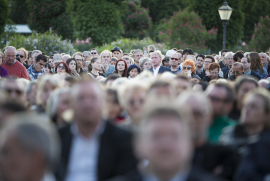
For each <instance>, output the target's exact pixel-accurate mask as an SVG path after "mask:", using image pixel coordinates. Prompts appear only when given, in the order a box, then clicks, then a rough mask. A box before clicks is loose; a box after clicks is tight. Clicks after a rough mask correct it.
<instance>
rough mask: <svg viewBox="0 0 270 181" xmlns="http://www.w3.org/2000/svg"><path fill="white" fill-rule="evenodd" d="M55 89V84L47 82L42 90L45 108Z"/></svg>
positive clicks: (41, 95)
mask: <svg viewBox="0 0 270 181" xmlns="http://www.w3.org/2000/svg"><path fill="white" fill-rule="evenodd" d="M54 89H55V86H54V85H53V84H51V83H50V82H49V81H47V82H46V83H45V84H44V87H43V89H42V90H41V94H40V98H41V101H42V107H43V108H46V104H47V100H48V99H49V97H50V95H51V93H52V91H53V90H54Z"/></svg>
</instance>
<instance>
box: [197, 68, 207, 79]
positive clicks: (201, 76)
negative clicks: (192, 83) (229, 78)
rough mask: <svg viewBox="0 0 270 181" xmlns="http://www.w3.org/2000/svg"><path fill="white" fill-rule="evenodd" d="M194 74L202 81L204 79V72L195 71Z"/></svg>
mask: <svg viewBox="0 0 270 181" xmlns="http://www.w3.org/2000/svg"><path fill="white" fill-rule="evenodd" d="M196 74H197V75H198V76H199V77H200V78H201V79H203V78H204V77H205V70H204V69H203V70H202V71H201V72H200V73H199V72H198V71H197V70H196Z"/></svg>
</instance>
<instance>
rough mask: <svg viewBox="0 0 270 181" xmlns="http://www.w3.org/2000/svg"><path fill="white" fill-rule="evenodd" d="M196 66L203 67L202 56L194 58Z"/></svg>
mask: <svg viewBox="0 0 270 181" xmlns="http://www.w3.org/2000/svg"><path fill="white" fill-rule="evenodd" d="M196 67H198V68H202V67H203V58H202V57H198V58H197V59H196ZM208 67H209V66H208Z"/></svg>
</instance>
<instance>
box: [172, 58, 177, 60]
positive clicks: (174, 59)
mask: <svg viewBox="0 0 270 181" xmlns="http://www.w3.org/2000/svg"><path fill="white" fill-rule="evenodd" d="M171 60H179V58H171Z"/></svg>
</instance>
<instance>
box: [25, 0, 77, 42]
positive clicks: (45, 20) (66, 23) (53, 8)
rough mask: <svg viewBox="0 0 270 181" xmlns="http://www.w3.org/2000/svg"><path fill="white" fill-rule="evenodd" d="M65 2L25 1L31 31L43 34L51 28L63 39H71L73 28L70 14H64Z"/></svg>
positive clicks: (46, 0) (51, 0) (62, 0)
mask: <svg viewBox="0 0 270 181" xmlns="http://www.w3.org/2000/svg"><path fill="white" fill-rule="evenodd" d="M66 1H67V0H58V1H55V0H42V1H41V0H26V3H27V6H28V10H29V13H30V14H29V18H28V25H29V27H30V28H31V29H32V30H36V31H38V32H40V33H44V32H46V31H48V30H50V28H52V30H53V31H55V33H57V34H59V35H61V36H62V37H63V38H65V39H66V38H67V39H72V35H73V27H72V23H71V19H70V14H69V13H66Z"/></svg>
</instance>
